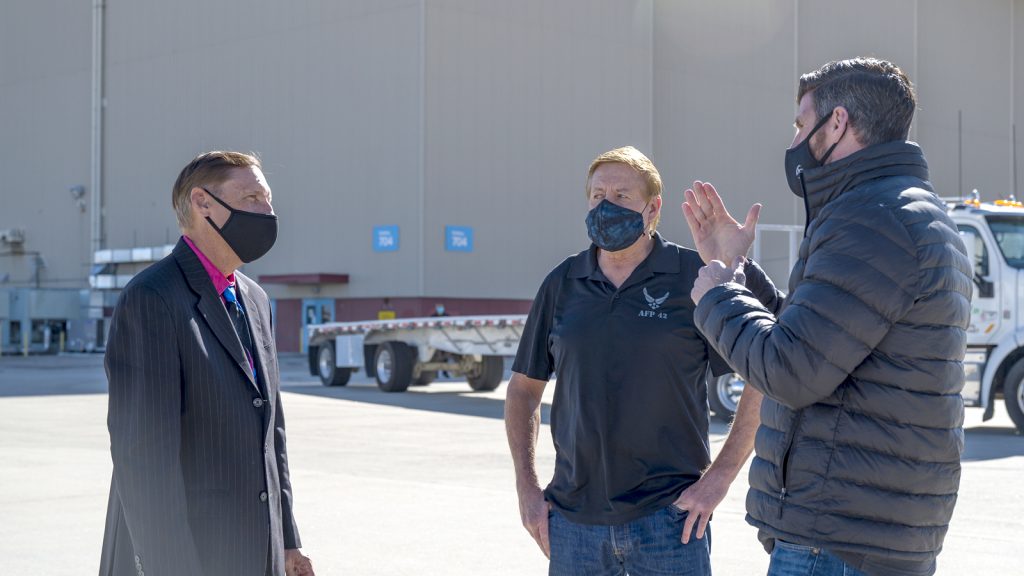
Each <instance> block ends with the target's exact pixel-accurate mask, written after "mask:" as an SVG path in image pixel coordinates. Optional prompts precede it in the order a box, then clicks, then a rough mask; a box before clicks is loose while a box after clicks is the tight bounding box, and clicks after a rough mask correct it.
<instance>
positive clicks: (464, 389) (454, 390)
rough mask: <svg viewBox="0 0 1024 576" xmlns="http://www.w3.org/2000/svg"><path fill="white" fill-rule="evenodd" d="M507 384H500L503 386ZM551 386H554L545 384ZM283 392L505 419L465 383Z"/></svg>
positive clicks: (719, 428) (716, 430) (501, 406)
mask: <svg viewBox="0 0 1024 576" xmlns="http://www.w3.org/2000/svg"><path fill="white" fill-rule="evenodd" d="M507 385H508V382H507V381H505V382H504V383H502V386H507ZM549 386H554V384H549ZM282 390H283V391H285V392H291V393H294V394H306V395H309V396H319V397H321V398H334V399H337V400H348V401H351V402H363V403H366V404H375V405H378V406H395V407H399V408H408V409H410V410H427V411H430V412H445V413H448V414H459V415H462V416H478V417H482V418H494V419H497V420H502V419H504V417H505V399H504V398H503V397H494V396H493V395H491V394H490V393H475V392H470V391H469V385H467V384H466V383H465V382H457V381H455V382H442V383H435V384H431V385H430V386H427V387H424V388H410V389H409V390H408V391H406V392H396V393H388V392H381V391H380V390H379V389H378V388H377V385H376V384H375V383H372V382H353V383H350V384H349V385H348V386H338V387H326V386H322V385H321V384H320V382H319V380H315V379H312V378H311V379H310V382H308V383H307V382H301V383H300V382H295V380H294V379H292V380H290V382H289V383H286V384H284V385H283V386H282ZM541 422H542V423H544V424H551V405H550V404H547V403H544V404H541ZM728 430H729V428H728V426H727V425H726V424H725V423H724V422H720V421H718V420H714V419H712V420H711V429H710V432H711V434H725V433H727V432H728Z"/></svg>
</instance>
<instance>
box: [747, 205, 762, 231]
mask: <svg viewBox="0 0 1024 576" xmlns="http://www.w3.org/2000/svg"><path fill="white" fill-rule="evenodd" d="M760 216H761V205H760V204H754V205H753V206H751V207H750V211H749V212H747V219H746V221H745V222H743V227H744V228H749V229H750V230H751V231H753V230H754V229H755V228H756V227H757V219H758V218H759V217H760Z"/></svg>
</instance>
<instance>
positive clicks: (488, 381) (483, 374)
mask: <svg viewBox="0 0 1024 576" xmlns="http://www.w3.org/2000/svg"><path fill="white" fill-rule="evenodd" d="M504 374H505V361H504V360H503V359H502V357H501V356H484V357H483V360H482V361H481V362H480V364H479V369H478V370H474V371H473V373H472V374H467V375H466V380H468V381H469V387H470V388H472V389H473V391H474V392H490V391H491V390H494V389H495V388H497V387H498V385H500V384H501V377H502V376H503V375H504Z"/></svg>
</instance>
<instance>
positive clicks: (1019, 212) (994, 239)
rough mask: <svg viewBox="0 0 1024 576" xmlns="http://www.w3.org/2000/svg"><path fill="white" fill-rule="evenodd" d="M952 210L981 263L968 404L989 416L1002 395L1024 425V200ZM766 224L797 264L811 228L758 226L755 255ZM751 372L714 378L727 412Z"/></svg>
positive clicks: (716, 402) (967, 364)
mask: <svg viewBox="0 0 1024 576" xmlns="http://www.w3.org/2000/svg"><path fill="white" fill-rule="evenodd" d="M947 205H948V207H949V208H948V210H949V216H950V218H951V219H952V220H953V222H954V223H956V225H957V228H959V230H960V236H961V238H963V240H964V244H965V245H966V246H967V253H968V255H970V257H971V260H972V262H973V263H974V295H973V297H972V299H971V323H970V326H969V327H968V328H967V354H966V356H965V358H964V373H965V376H966V380H965V384H964V389H963V393H962V394H963V398H964V405H966V406H969V407H979V408H984V409H985V413H984V416H983V418H984V419H985V420H989V419H990V418H992V413H993V410H994V408H995V404H996V402H997V401H999V400H1000V399H1002V400H1003V402H1005V403H1006V411H1007V412H1008V413H1009V414H1010V418H1011V419H1012V420H1013V423H1014V424H1015V425H1016V426H1017V429H1018V430H1019V431H1020V432H1022V433H1024V310H1022V306H1021V305H1022V304H1024V203H1021V202H1017V201H1015V200H1013V199H1010V200H996V201H995V202H981V201H980V200H978V197H977V194H976V193H975V194H974V197H973V198H971V199H969V200H963V199H957V200H947ZM762 231H780V232H786V233H788V234H789V235H790V242H789V245H790V268H792V265H793V263H795V260H796V249H797V247H798V246H799V240H800V236H801V234H802V232H803V227H801V226H758V239H757V240H755V245H754V259H755V260H758V252H759V242H758V240H759V239H760V234H761V232H762ZM742 391H743V380H742V379H741V378H740V377H739V376H737V375H735V374H727V375H725V376H722V377H720V378H718V379H717V380H715V381H714V383H713V384H712V385H711V386H709V391H708V392H709V393H708V397H709V401H710V403H711V407H712V409H714V410H715V412H716V415H718V416H719V417H720V418H723V419H728V418H730V417H731V416H732V413H733V412H735V410H736V401H737V400H738V399H739V395H740V393H742Z"/></svg>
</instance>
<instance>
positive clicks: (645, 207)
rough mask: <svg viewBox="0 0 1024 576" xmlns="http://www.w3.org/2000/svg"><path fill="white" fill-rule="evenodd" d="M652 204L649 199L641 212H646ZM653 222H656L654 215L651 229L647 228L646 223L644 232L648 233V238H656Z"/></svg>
mask: <svg viewBox="0 0 1024 576" xmlns="http://www.w3.org/2000/svg"><path fill="white" fill-rule="evenodd" d="M650 205H651V201H650V200H648V201H647V204H644V209H643V210H641V211H640V213H641V214H643V213H644V212H647V207H648V206H650ZM653 224H654V218H653V216H652V218H651V229H650V230H647V225H646V224H645V225H644V234H647V237H648V238H654V226H653Z"/></svg>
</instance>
